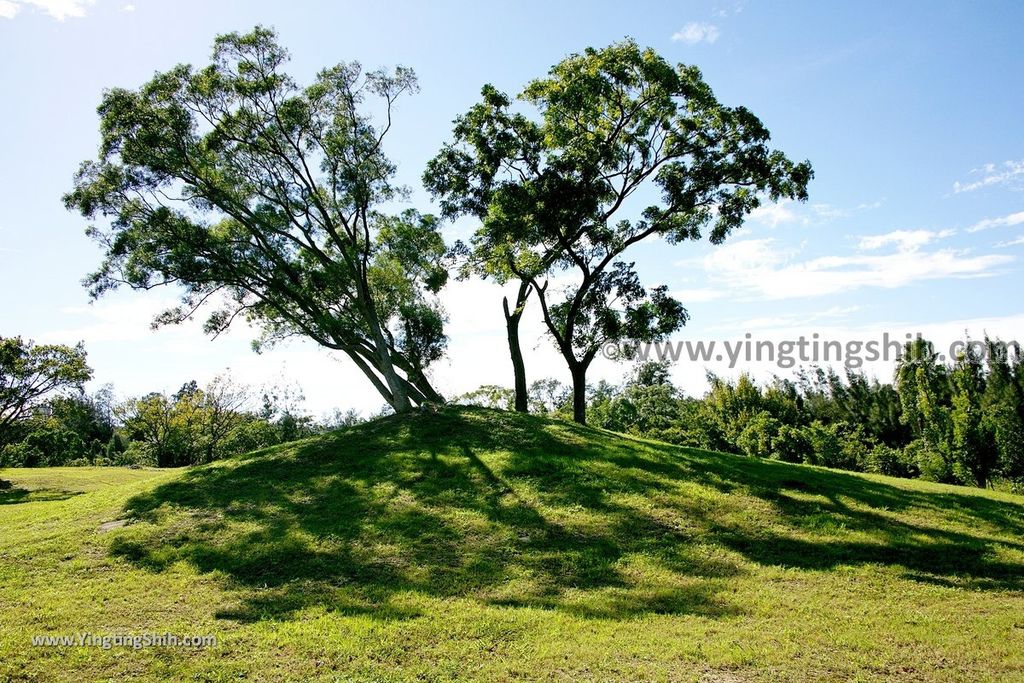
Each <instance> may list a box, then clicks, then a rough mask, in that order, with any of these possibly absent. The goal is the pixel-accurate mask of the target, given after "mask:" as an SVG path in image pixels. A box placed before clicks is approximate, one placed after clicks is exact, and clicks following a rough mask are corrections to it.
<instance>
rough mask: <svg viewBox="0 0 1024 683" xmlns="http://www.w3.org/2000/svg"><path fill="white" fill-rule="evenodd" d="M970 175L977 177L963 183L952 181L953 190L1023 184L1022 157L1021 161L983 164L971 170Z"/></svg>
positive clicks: (1023, 160) (968, 190)
mask: <svg viewBox="0 0 1024 683" xmlns="http://www.w3.org/2000/svg"><path fill="white" fill-rule="evenodd" d="M971 175H972V176H976V177H978V179H977V180H972V181H970V182H964V183H961V182H960V181H957V182H955V183H953V192H958V193H959V192H973V191H974V190H980V189H981V188H983V187H994V186H999V185H1010V186H1016V185H1017V184H1018V183H1020V184H1024V159H1022V160H1021V161H1004V162H1003V163H1001V164H985V165H984V166H982V167H981V168H976V169H974V170H973V171H971Z"/></svg>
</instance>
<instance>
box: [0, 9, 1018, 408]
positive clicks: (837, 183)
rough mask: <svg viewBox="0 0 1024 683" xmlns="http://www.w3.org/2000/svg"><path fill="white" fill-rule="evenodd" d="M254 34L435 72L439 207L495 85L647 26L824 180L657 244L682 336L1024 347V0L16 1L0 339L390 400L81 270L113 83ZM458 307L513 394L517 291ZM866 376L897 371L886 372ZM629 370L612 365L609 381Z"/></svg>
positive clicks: (141, 387) (679, 372)
mask: <svg viewBox="0 0 1024 683" xmlns="http://www.w3.org/2000/svg"><path fill="white" fill-rule="evenodd" d="M256 23H262V24H266V25H270V26H273V27H275V28H276V29H277V30H278V32H279V34H280V37H281V40H282V42H283V43H284V44H285V45H287V46H288V47H289V49H290V50H291V52H292V55H293V62H292V66H291V71H292V73H293V74H294V75H295V76H296V77H297V78H298V79H299V80H300V81H304V80H308V79H309V78H310V77H311V76H312V74H313V73H315V72H316V71H317V70H318V69H319V68H321V67H323V66H325V65H329V64H333V63H336V62H338V61H349V60H358V61H361V62H362V63H363V64H365V65H367V66H379V65H393V64H404V65H406V66H410V67H412V68H414V69H415V70H416V72H417V74H418V75H419V78H420V85H421V92H420V93H419V94H418V95H416V96H415V97H413V98H411V99H407V100H406V101H405V102H404V104H403V105H402V107H401V109H400V110H399V112H398V119H397V125H396V128H395V130H394V132H393V134H392V135H391V136H390V139H389V147H388V151H389V153H390V154H391V156H392V157H393V158H394V160H395V161H396V162H397V163H398V166H399V169H400V180H401V181H402V182H404V183H406V184H408V185H409V186H410V187H411V188H412V189H413V190H414V194H413V204H414V205H416V206H417V207H418V208H421V209H423V210H429V209H430V202H429V198H428V197H427V196H426V195H425V194H424V193H423V192H422V190H421V189H420V185H419V177H420V174H421V173H422V170H423V167H424V165H425V163H426V161H427V160H428V159H429V158H430V157H431V156H432V155H433V154H434V153H435V152H436V151H437V149H438V147H439V146H440V145H441V143H442V142H443V141H444V140H445V139H446V138H447V135H448V133H449V131H450V123H451V119H452V118H454V117H455V116H456V115H458V114H459V113H461V112H463V111H464V110H465V109H466V108H467V107H469V106H470V105H471V104H472V103H473V102H474V101H475V99H476V97H477V95H478V93H479V89H480V86H481V85H483V84H484V83H486V82H491V83H494V84H495V85H496V86H498V87H499V88H501V89H503V90H506V91H510V92H515V91H517V90H518V89H519V88H520V87H521V86H522V85H523V84H525V83H526V82H527V81H528V80H530V79H531V78H534V77H537V76H539V75H542V74H543V73H544V72H545V71H546V70H547V68H548V67H549V66H550V65H552V64H553V63H555V62H556V61H558V60H559V59H560V58H562V57H563V56H565V55H566V54H569V53H571V52H575V51H579V50H581V49H583V48H585V47H587V46H590V45H593V46H602V45H606V44H608V43H610V42H613V41H615V40H618V39H621V38H622V37H624V36H627V35H628V36H632V37H633V38H635V39H636V40H637V41H638V42H640V43H641V44H643V45H647V46H650V47H653V48H655V49H656V50H658V51H659V52H660V53H661V54H662V55H664V56H665V57H666V58H667V59H669V60H670V61H673V62H686V63H691V64H696V65H697V66H699V67H700V68H701V69H702V71H703V73H704V76H705V78H706V80H707V81H708V82H709V83H710V84H711V86H712V87H713V88H714V89H715V92H716V94H717V95H718V97H719V98H720V99H721V100H722V101H723V102H725V103H727V104H734V105H739V104H742V105H745V106H747V107H749V108H750V109H752V110H753V111H754V112H755V113H756V114H757V115H758V116H760V117H761V119H762V120H763V121H764V122H765V123H766V125H767V126H768V128H769V129H770V130H771V131H772V134H773V140H774V143H775V145H776V146H778V147H779V148H781V149H783V150H785V151H786V152H787V153H788V154H789V155H790V156H791V157H793V158H795V159H804V158H807V159H810V160H811V162H812V163H813V165H814V168H815V174H816V177H815V179H814V181H813V183H812V185H811V187H810V195H811V198H810V201H809V202H808V203H807V204H805V205H795V204H782V205H777V206H770V207H764V208H763V209H761V210H759V211H758V212H757V214H756V215H754V216H752V217H751V219H750V220H749V221H748V224H747V226H745V227H744V228H743V229H742V230H741V231H739V232H737V233H735V234H734V235H733V236H732V237H731V238H730V239H729V241H728V242H727V243H726V244H725V245H723V246H720V247H711V246H710V245H708V244H706V243H691V244H684V245H677V246H670V245H666V244H665V243H662V242H653V243H650V244H647V245H644V246H642V247H641V248H639V249H637V250H636V252H635V259H636V261H637V262H638V266H639V269H640V272H641V274H642V276H643V279H644V280H645V281H646V282H648V283H649V284H661V283H664V284H667V285H668V286H669V287H670V288H671V289H672V290H673V291H674V292H676V293H677V295H678V296H679V298H680V299H681V300H682V301H683V303H684V304H686V305H687V307H688V308H689V310H690V312H691V314H692V316H693V318H692V321H691V323H690V324H689V325H688V326H687V327H686V328H685V329H684V330H683V331H682V332H681V333H680V334H679V335H677V337H678V338H679V339H684V338H685V339H717V340H726V339H740V338H743V335H744V334H746V333H750V334H751V335H752V336H753V337H754V338H757V339H760V338H764V339H787V338H794V337H795V336H796V335H799V334H804V335H806V336H810V335H811V334H812V333H815V332H816V333H819V334H820V335H821V336H822V338H826V337H829V338H836V339H842V340H849V339H871V338H876V337H880V335H881V334H882V333H883V331H890V332H891V333H892V334H894V335H895V334H899V335H903V334H905V333H916V332H923V333H925V334H926V335H928V336H931V337H934V338H936V339H937V340H939V341H940V346H943V345H945V344H948V342H949V341H951V340H952V339H954V338H956V337H957V336H958V335H962V334H963V333H964V331H967V332H969V333H970V334H971V335H972V336H974V337H979V336H981V335H983V334H984V333H986V332H987V333H989V334H992V335H997V336H1000V337H1002V338H1004V339H1019V340H1021V341H1024V310H1022V305H1021V303H1020V302H1021V297H1020V295H1019V292H1020V285H1021V258H1022V257H1024V128H1022V126H1021V120H1022V117H1021V113H1022V112H1024V88H1022V87H1021V76H1020V74H1021V73H1024V47H1022V43H1021V41H1020V27H1021V26H1024V5H1022V4H1020V3H1014V2H1005V3H995V2H993V3H985V4H968V3H956V4H954V3H936V2H928V3H923V2H922V3H910V2H904V3H877V4H873V3H847V4H845V5H840V4H838V3H811V2H808V3H776V2H772V3H768V2H711V3H698V2H693V3H686V2H663V3H655V2H651V3H634V4H629V5H627V4H623V3H597V2H550V1H549V2H519V3H505V4H503V5H501V6H493V7H492V6H489V4H488V3H476V2H465V3H456V2H434V3H421V4H414V3H387V2H381V3H366V2H363V3H348V2H330V3H328V2H323V3H314V2H294V3H287V4H285V3H275V2H182V1H179V2H150V1H147V0H135V1H134V2H131V3H130V4H129V3H126V2H124V1H123V0H112V1H108V0H97V1H96V2H83V1H81V0H0V92H2V93H3V99H2V108H0V311H2V313H0V334H2V335H13V334H20V335H23V336H26V337H31V338H35V339H37V340H40V341H62V342H69V343H70V342H75V341H78V340H84V341H85V343H86V348H87V350H88V351H89V354H90V362H91V364H92V365H93V367H94V368H95V370H96V376H97V380H98V382H113V383H114V384H115V386H116V388H117V389H118V390H119V392H121V393H122V394H131V393H138V392H143V391H148V390H152V389H163V390H173V389H175V388H176V387H177V386H179V385H180V384H181V383H183V382H184V381H186V380H188V379H191V378H196V379H198V380H200V381H204V380H206V379H209V378H210V377H212V376H213V375H215V374H217V373H218V372H222V371H224V370H225V369H226V368H231V371H232V373H234V374H235V375H237V376H238V377H239V378H240V379H241V380H243V381H246V382H250V383H253V384H256V385H258V384H261V383H264V382H271V381H289V382H292V383H295V384H298V385H301V386H302V388H303V390H304V393H305V394H306V396H307V402H308V408H309V409H310V410H311V411H312V412H314V413H321V412H325V411H327V410H330V409H332V408H334V407H341V408H346V407H350V406H354V407H357V408H358V409H360V410H364V411H368V410H373V409H375V408H376V407H377V406H379V405H380V404H381V401H380V399H379V397H378V396H376V395H375V394H374V392H373V391H372V389H371V388H370V387H369V386H368V384H367V383H366V382H365V380H364V379H362V378H361V376H360V375H359V374H358V373H357V372H354V371H353V370H352V368H350V367H348V366H347V365H345V364H344V363H343V362H341V361H339V360H338V359H335V358H334V357H332V355H331V354H329V353H327V352H323V351H320V350H318V349H316V348H315V347H313V345H311V344H304V343H295V344H291V345H289V346H287V347H285V348H281V349H277V350H274V351H272V352H269V353H266V354H264V355H261V356H257V355H255V354H253V353H252V352H251V351H250V350H249V347H248V342H249V339H250V338H251V336H252V335H251V331H249V330H245V329H238V330H235V331H233V332H232V333H230V334H228V335H227V336H225V337H223V338H221V339H218V340H216V341H209V340H207V339H206V338H205V337H203V335H202V334H201V332H200V331H199V330H198V329H197V327H196V326H194V325H186V326H183V327H181V328H176V329H171V330H163V331H158V332H151V331H150V330H149V328H148V320H149V319H150V318H151V317H152V315H153V314H154V313H155V312H156V311H157V310H159V309H160V308H161V307H162V305H166V304H167V303H168V302H169V300H170V299H171V298H173V292H164V293H160V292H149V293H132V292H124V293H117V294H115V295H113V296H111V297H109V298H106V299H104V300H101V301H100V302H98V303H96V304H92V305H90V304H89V303H88V300H87V297H86V294H85V292H84V290H83V289H82V288H81V286H80V284H79V281H80V280H81V278H82V277H83V276H84V275H85V274H86V273H87V272H89V271H90V270H91V269H92V268H94V267H95V265H96V264H97V263H98V261H99V257H100V253H99V251H98V249H97V248H96V247H95V246H93V245H92V244H91V243H90V242H89V240H88V239H87V238H86V237H85V236H84V234H83V229H84V224H83V221H82V220H81V218H80V217H77V216H75V215H72V214H69V213H67V212H65V211H64V209H63V207H62V206H61V203H60V196H61V194H62V193H63V192H65V191H66V190H67V189H68V188H69V186H70V182H71V177H72V174H73V172H74V170H75V168H76V167H77V165H78V163H79V162H80V161H81V160H83V159H86V158H88V157H90V156H92V155H94V154H95V150H96V146H97V143H98V134H97V119H96V115H95V107H96V104H97V103H98V102H99V98H100V94H101V92H102V90H103V89H104V88H107V87H112V86H128V87H133V86H137V85H139V84H141V83H142V82H143V81H145V80H146V79H148V78H149V77H150V76H151V75H152V74H153V72H154V71H157V70H164V69H167V68H169V67H171V66H173V65H174V64H176V63H178V62H191V63H203V62H204V61H205V60H206V59H207V57H208V54H209V48H210V44H211V42H212V39H213V37H214V36H215V35H216V34H218V33H222V32H226V31H232V30H239V31H244V30H247V29H249V28H251V27H252V26H253V25H254V24H256ZM468 227H470V226H468V225H466V224H462V225H456V226H451V227H450V229H449V233H450V234H451V235H453V236H454V235H457V234H464V232H465V231H466V230H467V229H468ZM445 301H446V305H447V308H448V311H449V314H450V317H451V321H450V325H449V331H450V334H451V336H452V344H451V353H450V354H449V358H448V359H446V360H445V361H444V362H443V363H440V364H439V365H438V366H437V368H436V370H435V373H436V378H437V382H438V384H439V385H440V386H441V387H442V389H443V391H445V392H446V393H448V394H453V393H457V392H460V391H465V390H467V389H470V388H473V387H474V386H476V385H478V384H480V383H482V382H494V383H506V384H507V383H508V381H509V377H508V374H509V372H508V367H507V366H508V361H507V358H506V356H505V349H504V346H503V335H502V318H501V312H500V307H499V306H500V292H499V291H498V290H497V288H495V287H494V286H492V285H488V284H483V283H479V282H469V283H461V284H458V285H456V286H454V287H452V288H451V290H450V291H449V292H448V293H447V294H446V298H445ZM527 315H528V317H529V319H528V321H527V328H528V330H527V331H528V333H529V334H530V335H531V338H532V339H536V341H535V342H533V341H531V343H530V345H529V348H528V349H527V351H528V359H527V363H528V364H527V371H528V373H529V375H530V377H531V379H534V378H539V377H541V376H546V375H550V376H557V377H559V378H562V379H563V380H564V379H566V378H565V377H564V375H565V374H566V373H565V371H564V370H563V368H562V367H561V364H560V362H559V360H558V359H557V358H556V357H555V356H554V354H552V353H551V352H550V350H549V349H548V344H547V342H546V341H544V340H543V339H542V338H541V327H540V324H539V321H538V320H537V319H536V316H537V311H536V310H532V309H531V310H529V311H528V314H527ZM708 368H709V369H712V370H716V371H719V372H723V373H724V374H729V373H732V374H735V372H736V371H738V369H729V368H724V367H718V366H714V365H711V366H708ZM746 369H749V370H751V371H753V372H755V374H758V375H759V376H768V375H769V374H771V373H772V372H780V371H779V370H778V369H777V368H775V367H774V366H772V365H770V364H764V363H761V364H752V365H750V366H749V367H746ZM868 369H869V371H870V372H872V373H874V374H877V375H878V376H879V377H881V378H882V379H888V377H889V375H890V373H891V364H886V363H878V364H875V365H871V366H868ZM625 370H627V368H625V367H623V366H621V365H615V364H612V363H604V362H602V363H600V364H598V366H597V367H596V368H595V370H594V374H593V377H594V379H595V380H596V379H598V378H602V377H604V378H608V379H613V380H614V379H616V378H618V377H620V376H621V374H622V373H623V372H624V371H625ZM704 371H705V366H704V365H702V364H695V363H684V364H680V365H679V366H677V368H676V371H675V372H676V378H677V380H678V381H679V382H680V384H682V385H683V386H684V388H686V389H687V390H688V391H690V392H691V393H700V392H701V391H702V390H703V387H704V385H703V379H702V378H703V375H704Z"/></svg>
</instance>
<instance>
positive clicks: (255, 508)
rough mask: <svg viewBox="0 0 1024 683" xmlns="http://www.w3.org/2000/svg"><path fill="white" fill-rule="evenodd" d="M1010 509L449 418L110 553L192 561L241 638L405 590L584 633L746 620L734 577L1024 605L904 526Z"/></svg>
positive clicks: (243, 462)
mask: <svg viewBox="0 0 1024 683" xmlns="http://www.w3.org/2000/svg"><path fill="white" fill-rule="evenodd" d="M694 486H696V487H697V488H698V489H699V490H700V491H706V492H707V493H708V494H709V495H696V494H695V493H694V491H693V490H691V489H688V488H687V487H694ZM721 492H732V493H736V494H739V495H737V496H722V495H720V493H721ZM710 494H719V495H717V496H713V495H710ZM750 496H754V497H757V498H759V499H761V500H763V501H766V502H768V503H769V504H770V509H771V513H770V517H769V519H768V520H766V521H767V522H768V524H766V525H765V526H761V525H759V523H758V522H757V521H751V520H750V519H749V517H747V516H744V515H741V514H736V511H737V509H738V508H737V506H742V505H743V501H747V504H748V505H749V502H750V501H751V498H750ZM1002 505H1003V504H1002V503H997V502H996V501H991V500H988V499H980V498H978V497H976V496H971V495H969V494H966V493H965V494H963V495H962V496H961V495H960V494H948V493H941V494H939V493H936V494H933V493H925V492H917V491H909V490H905V489H902V488H897V487H894V486H891V485H888V484H885V483H879V482H875V481H871V480H868V479H865V478H862V477H857V476H853V475H848V474H843V473H839V472H832V471H827V470H819V469H812V468H806V467H799V466H791V465H785V464H782V463H767V462H764V461H753V460H748V459H744V458H739V457H734V456H725V455H721V454H711V453H706V452H702V451H693V450H688V449H679V448H675V447H671V446H666V445H663V444H656V443H651V442H644V441H639V440H632V439H628V438H626V437H621V436H619V435H613V434H610V433H608V432H603V431H601V430H595V429H589V428H585V427H579V426H577V425H572V424H568V423H559V422H551V421H547V420H542V419H539V418H534V417H529V416H523V415H518V414H514V413H503V412H497V411H487V410H482V409H463V408H459V409H446V410H445V411H443V412H441V413H436V414H435V413H424V414H417V415H414V416H406V417H392V418H386V419H382V420H377V421H375V422H372V423H368V424H365V425H360V426H358V427H354V428H351V429H347V430H344V431H340V432H335V433H333V434H331V435H326V436H323V437H320V438H318V439H311V440H308V441H305V442H299V443H295V444H288V445H285V446H281V447H277V448H275V449H271V450H269V451H266V452H264V453H261V454H258V455H255V456H252V457H248V458H244V459H235V460H230V461H226V462H223V463H219V464H218V465H216V466H213V467H207V468H200V469H196V470H193V471H191V472H188V473H186V474H185V475H183V476H182V477H181V478H180V479H178V480H176V481H174V482H170V483H167V484H163V485H161V486H158V487H156V488H155V489H153V490H152V491H150V492H148V493H145V494H143V495H140V496H137V497H135V498H133V499H132V500H130V501H129V503H128V505H127V506H126V511H127V514H128V515H129V516H132V517H134V518H136V519H137V520H139V522H140V523H137V524H133V525H130V526H129V527H126V528H125V529H123V530H119V531H118V535H117V537H116V538H115V539H113V541H112V545H111V551H112V553H113V554H115V555H117V556H120V557H123V558H125V559H127V560H129V561H131V562H133V563H135V564H136V565H138V566H141V567H145V568H147V569H149V570H151V571H154V572H160V571H164V570H166V569H167V568H168V567H169V566H171V565H172V564H174V563H176V562H179V561H186V562H188V563H190V564H192V565H193V566H195V567H196V568H197V569H198V570H199V571H201V572H219V573H221V574H223V575H225V576H226V577H228V579H229V580H230V581H231V583H232V585H233V586H234V587H235V588H237V589H238V591H239V595H240V604H239V606H238V607H237V608H232V609H229V610H223V611H222V612H220V613H219V616H222V617H224V618H230V619H236V620H243V621H244V620H258V619H284V618H288V616H289V615H291V614H292V613H294V612H295V611H298V610H302V609H306V608H309V607H317V608H322V609H327V610H333V611H337V612H341V613H352V614H356V613H358V614H370V615H373V616H376V617H379V618H385V619H395V618H406V617H411V616H415V615H416V614H417V610H416V608H414V607H409V606H408V604H407V602H408V601H405V600H404V599H403V598H402V596H403V595H406V594H410V593H419V594H425V595H427V596H432V597H440V598H455V597H460V598H470V599H475V600H477V601H479V602H481V603H484V604H495V605H515V606H531V607H540V608H545V609H556V610H562V611H566V612H571V613H574V614H578V615H581V616H587V617H593V618H612V619H617V618H628V617H630V616H634V615H636V614H640V613H647V612H658V613H668V614H700V615H705V616H714V617H717V616H725V615H730V614H737V613H740V612H741V609H742V608H741V607H740V606H739V605H737V604H736V603H735V602H734V601H731V600H730V599H729V597H728V595H727V593H728V587H727V585H726V584H727V583H728V579H729V577H730V576H735V575H736V574H739V573H743V572H745V571H747V570H748V568H747V567H745V563H744V561H743V560H744V559H746V560H750V561H753V562H756V563H759V564H765V565H785V566H793V567H800V568H805V569H828V568H830V567H834V566H836V565H839V564H856V563H876V564H881V565H898V566H900V567H902V568H903V569H905V570H907V572H908V576H914V575H921V576H922V577H923V578H924V580H935V581H943V580H946V581H956V580H959V579H960V578H962V577H965V576H966V577H967V578H969V579H971V580H972V581H973V585H974V586H976V587H992V588H996V587H1001V588H1020V587H1021V586H1020V576H1021V569H1022V567H1021V566H1019V565H1014V564H1009V563H1006V562H1000V561H997V560H996V559H994V557H993V551H994V550H995V549H996V548H997V547H999V546H1004V547H1006V548H1010V549H1014V547H1015V546H1016V544H1014V543H1012V542H1010V541H1007V540H1006V539H1004V538H992V537H990V535H986V533H984V531H979V532H978V533H976V534H972V533H969V532H968V531H964V530H963V529H959V528H958V530H952V529H947V528H935V527H931V526H926V525H925V524H923V523H918V522H916V521H914V520H916V519H918V517H915V516H914V515H911V514H910V513H915V514H916V513H924V512H928V513H936V512H941V513H942V514H948V513H949V510H950V509H952V508H956V515H958V516H959V518H962V519H964V520H968V521H972V520H973V521H977V522H985V523H986V524H988V525H989V526H991V527H993V528H995V529H996V530H1001V531H1002V532H1003V533H1005V532H1013V533H1016V532H1017V531H1019V529H1020V528H1021V519H1022V518H1021V506H1020V505H1019V504H1006V506H1007V508H1009V509H1002V508H1001V507H1000V506H1002ZM893 513H900V514H902V515H903V517H901V518H900V519H896V518H895V517H893ZM821 519H827V520H828V521H829V524H830V526H829V528H828V529H827V530H824V531H823V530H821V529H816V527H815V520H821ZM929 519H931V518H929ZM968 528H969V527H968ZM837 530H838V531H837ZM865 534H866V535H867V536H868V537H869V539H868V540H865ZM709 545H710V546H712V549H711V550H710V551H709V550H708V547H709Z"/></svg>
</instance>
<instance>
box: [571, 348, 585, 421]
mask: <svg viewBox="0 0 1024 683" xmlns="http://www.w3.org/2000/svg"><path fill="white" fill-rule="evenodd" d="M569 369H570V371H571V372H572V419H573V421H575V422H578V423H580V424H581V425H585V424H587V366H586V365H584V364H582V363H578V362H577V363H573V364H571V365H570V366H569Z"/></svg>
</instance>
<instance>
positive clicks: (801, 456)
mask: <svg viewBox="0 0 1024 683" xmlns="http://www.w3.org/2000/svg"><path fill="white" fill-rule="evenodd" d="M813 450H814V449H813V447H812V446H811V439H810V437H809V436H808V433H807V428H806V427H794V426H792V425H782V426H781V427H779V433H778V435H777V436H776V437H775V447H774V449H773V450H772V456H773V457H774V458H776V459H778V460H784V461H786V462H810V460H811V456H812V453H813Z"/></svg>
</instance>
